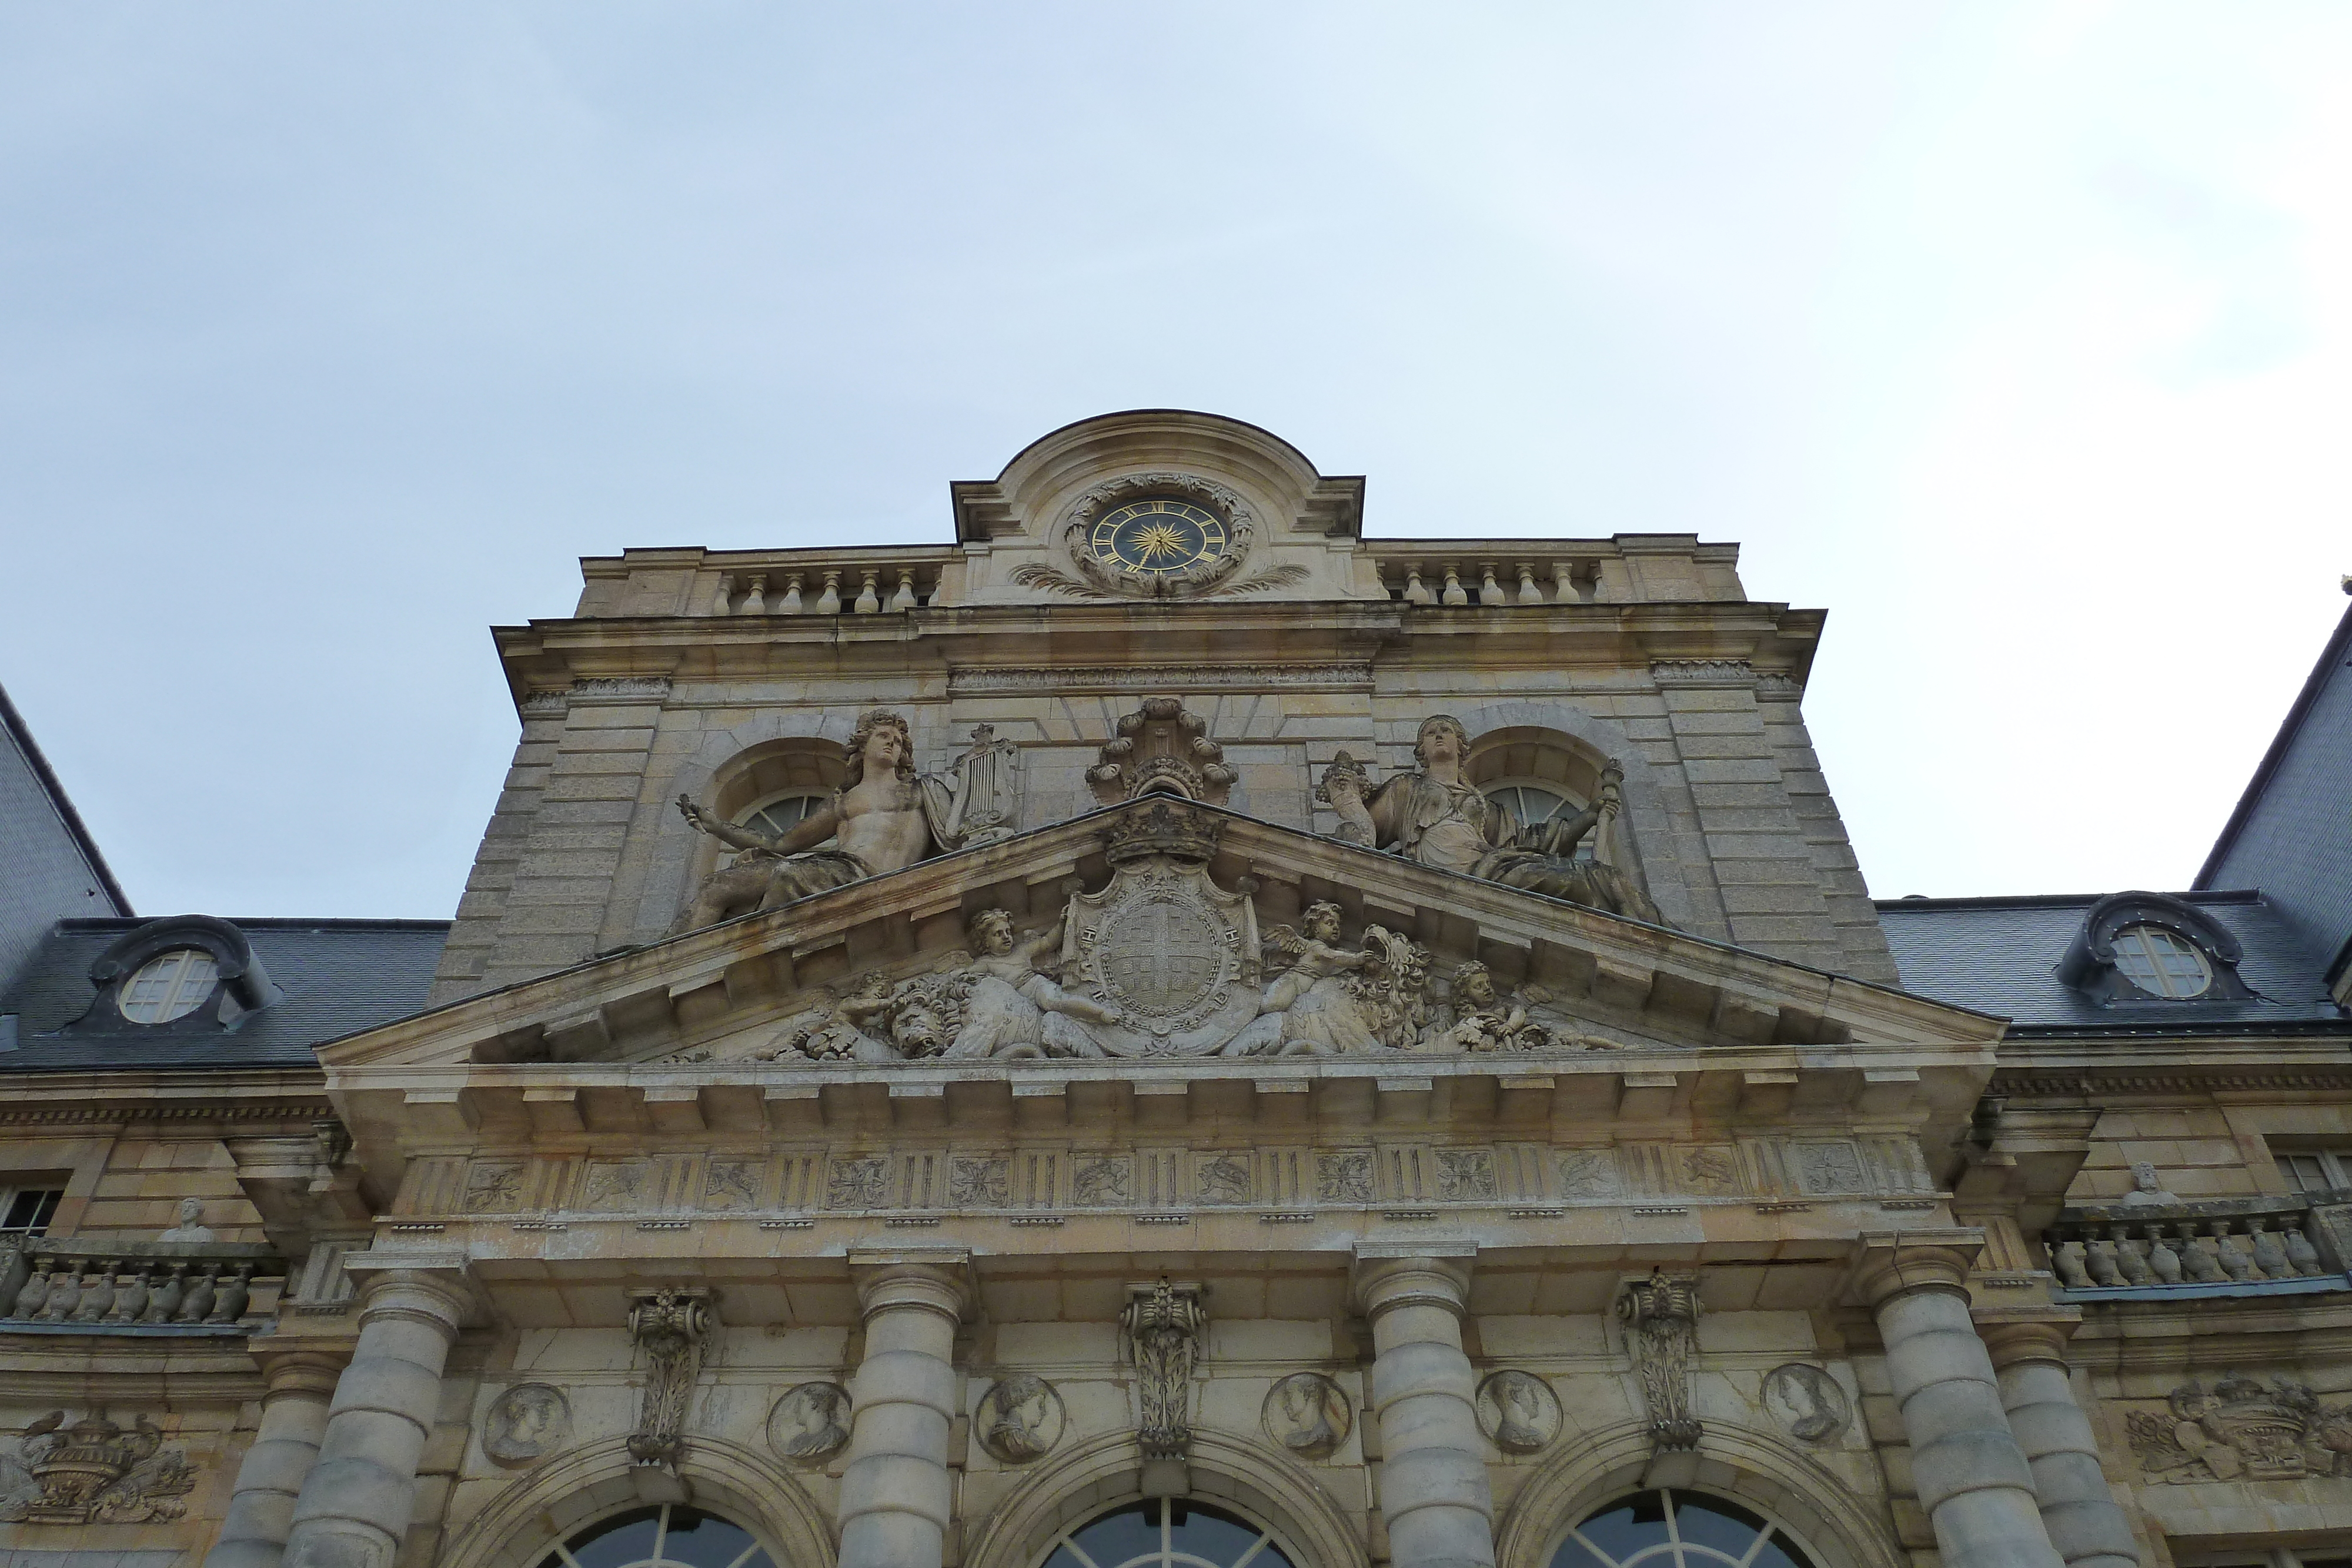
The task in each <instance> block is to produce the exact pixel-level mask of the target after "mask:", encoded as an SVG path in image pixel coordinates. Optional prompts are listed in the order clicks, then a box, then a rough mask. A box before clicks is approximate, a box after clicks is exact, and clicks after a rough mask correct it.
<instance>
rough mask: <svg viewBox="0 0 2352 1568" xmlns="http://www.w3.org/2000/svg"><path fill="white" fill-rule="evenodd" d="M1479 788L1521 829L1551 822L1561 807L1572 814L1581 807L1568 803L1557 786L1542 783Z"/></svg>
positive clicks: (1488, 785) (1485, 785)
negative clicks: (1508, 813) (1509, 815)
mask: <svg viewBox="0 0 2352 1568" xmlns="http://www.w3.org/2000/svg"><path fill="white" fill-rule="evenodd" d="M1479 791H1480V792H1481V793H1482V794H1484V795H1485V796H1486V799H1487V800H1492V801H1493V802H1494V803H1495V804H1496V805H1497V806H1501V807H1503V808H1504V809H1506V810H1508V811H1509V812H1510V813H1511V819H1512V821H1516V822H1517V824H1518V825H1519V826H1520V827H1523V828H1540V827H1542V826H1543V825H1544V824H1545V823H1546V822H1549V821H1551V819H1552V817H1553V815H1554V814H1555V813H1556V812H1559V811H1563V810H1564V811H1566V812H1567V813H1568V814H1569V815H1570V816H1574V815H1575V814H1576V813H1577V812H1578V811H1580V810H1583V808H1582V807H1580V806H1571V805H1570V804H1569V802H1568V797H1567V796H1565V795H1563V794H1561V793H1560V792H1559V789H1555V788H1552V787H1549V786H1547V785H1543V784H1528V783H1522V782H1519V781H1517V780H1512V781H1509V782H1506V783H1501V784H1482V785H1480V786H1479Z"/></svg>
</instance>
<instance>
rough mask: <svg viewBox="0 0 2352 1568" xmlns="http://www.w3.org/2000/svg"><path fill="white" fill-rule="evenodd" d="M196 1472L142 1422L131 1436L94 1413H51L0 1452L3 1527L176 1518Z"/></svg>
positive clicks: (129, 1431) (156, 1431) (157, 1432)
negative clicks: (70, 1418) (73, 1418)
mask: <svg viewBox="0 0 2352 1568" xmlns="http://www.w3.org/2000/svg"><path fill="white" fill-rule="evenodd" d="M195 1486H196V1472H195V1471H194V1469H192V1468H191V1467H190V1466H189V1464H188V1461H187V1458H186V1456H185V1455H184V1454H183V1453H182V1452H181V1450H179V1449H177V1448H164V1447H163V1432H162V1430H161V1429H159V1428H158V1427H156V1426H155V1425H154V1424H153V1423H152V1422H151V1421H149V1420H148V1419H147V1417H145V1416H140V1417H139V1418H138V1419H137V1422H136V1423H135V1424H134V1425H133V1426H131V1427H130V1428H129V1429H127V1430H126V1429H125V1428H124V1427H121V1425H120V1424H119V1423H117V1422H113V1421H110V1420H108V1419H107V1418H106V1417H105V1416H102V1415H100V1414H99V1413H97V1412H95V1411H93V1412H91V1413H90V1414H89V1415H88V1416H83V1417H82V1418H81V1419H80V1420H79V1421H77V1422H75V1423H74V1424H73V1425H72V1426H70V1427H68V1426H67V1425H66V1413H65V1412H64V1411H62V1410H53V1411H51V1412H50V1413H49V1414H48V1415H47V1416H43V1417H41V1419H39V1420H37V1421H36V1422H34V1423H33V1424H32V1425H31V1426H30V1427H26V1428H25V1436H24V1437H23V1440H22V1441H21V1442H19V1443H18V1444H17V1445H16V1452H15V1453H13V1454H11V1453H5V1452H0V1523H6V1524H62V1525H91V1524H145V1523H150V1522H161V1521H167V1520H174V1519H178V1518H180V1517H181V1516H182V1515H183V1514H184V1513H185V1512H186V1511H187V1504H186V1503H184V1502H183V1501H181V1499H182V1498H184V1497H186V1496H187V1495H188V1493H190V1492H191V1491H194V1490H195Z"/></svg>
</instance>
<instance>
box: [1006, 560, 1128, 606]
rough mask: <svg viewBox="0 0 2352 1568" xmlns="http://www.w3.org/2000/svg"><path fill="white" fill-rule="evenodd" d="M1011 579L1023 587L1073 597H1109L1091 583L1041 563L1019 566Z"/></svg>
mask: <svg viewBox="0 0 2352 1568" xmlns="http://www.w3.org/2000/svg"><path fill="white" fill-rule="evenodd" d="M1013 581H1014V582H1016V583H1019V584H1020V585H1021V586H1022V587H1024V588H1042V589H1045V590H1046V591H1048V592H1052V593H1066V594H1068V595H1069V596H1070V597H1071V598H1073V599H1108V598H1109V597H1110V595H1109V594H1108V593H1105V592H1104V591H1102V590H1101V589H1099V588H1097V587H1095V586H1094V585H1093V584H1092V583H1087V582H1080V581H1079V580H1077V579H1076V578H1075V577H1072V576H1070V575H1069V574H1067V573H1066V572H1060V571H1055V570H1054V569H1053V568H1052V567H1050V566H1045V565H1043V564H1032V565H1029V566H1024V567H1022V568H1020V569H1019V570H1016V571H1014V572H1013Z"/></svg>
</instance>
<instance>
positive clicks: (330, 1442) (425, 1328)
mask: <svg viewBox="0 0 2352 1568" xmlns="http://www.w3.org/2000/svg"><path fill="white" fill-rule="evenodd" d="M358 1261H359V1260H356V1259H354V1260H351V1261H350V1262H347V1264H346V1265H345V1266H346V1267H347V1268H350V1267H352V1264H354V1263H356V1262H358ZM463 1290H464V1286H463V1285H462V1284H461V1283H460V1282H459V1280H458V1278H457V1270H455V1269H448V1270H443V1269H431V1270H426V1269H417V1268H393V1269H387V1270H383V1272H381V1273H378V1274H377V1275H376V1276H375V1278H374V1280H373V1282H371V1283H370V1284H369V1285H368V1286H367V1288H366V1291H365V1293H364V1295H363V1296H362V1298H361V1306H360V1317H359V1322H360V1337H359V1343H358V1345H357V1346H356V1347H355V1348H354V1349H353V1350H352V1364H351V1365H350V1366H349V1367H347V1368H345V1369H344V1372H343V1375H342V1378H341V1381H340V1382H338V1383H337V1384H336V1385H335V1397H334V1402H333V1403H332V1404H331V1405H330V1406H328V1411H327V1427H326V1432H325V1435H324V1436H323V1437H321V1439H320V1444H319V1460H318V1463H317V1464H315V1465H313V1466H312V1467H311V1469H310V1476H309V1478H308V1479H305V1480H304V1481H303V1483H302V1491H301V1495H300V1496H299V1498H298V1499H297V1500H296V1501H295V1504H294V1521H293V1528H292V1529H291V1530H290V1531H289V1532H288V1534H287V1537H286V1556H285V1568H387V1565H388V1564H389V1563H391V1562H392V1559H393V1553H394V1552H396V1551H397V1550H398V1549H399V1547H400V1542H401V1538H402V1537H404V1535H406V1534H407V1533H408V1523H409V1516H410V1514H411V1513H412V1512H413V1511H414V1509H415V1498H416V1464H417V1461H418V1460H419V1459H420V1458H423V1457H424V1454H425V1437H426V1436H427V1435H428V1434H429V1433H431V1431H432V1430H433V1412H434V1409H435V1407H436V1406H438V1405H439V1404H440V1402H441V1368H442V1366H443V1364H445V1363H446V1362H447V1360H448V1359H449V1345H450V1343H451V1342H452V1341H454V1340H455V1339H456V1338H457V1326H458V1324H459V1322H462V1321H463V1319H464V1317H465V1312H466V1306H467V1301H466V1297H465V1296H464V1294H463V1293H462V1292H463Z"/></svg>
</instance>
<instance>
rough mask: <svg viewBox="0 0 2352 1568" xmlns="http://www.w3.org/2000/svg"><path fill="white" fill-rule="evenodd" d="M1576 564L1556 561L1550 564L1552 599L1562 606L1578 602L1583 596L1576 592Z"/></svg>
mask: <svg viewBox="0 0 2352 1568" xmlns="http://www.w3.org/2000/svg"><path fill="white" fill-rule="evenodd" d="M1575 573H1576V563H1575V562H1573V561H1566V560H1556V561H1554V562H1552V563H1551V591H1552V597H1553V598H1554V599H1556V600H1558V601H1559V602H1561V603H1562V604H1575V603H1579V602H1580V601H1582V600H1583V598H1584V595H1582V594H1581V593H1579V592H1577V591H1576V576H1575Z"/></svg>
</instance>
